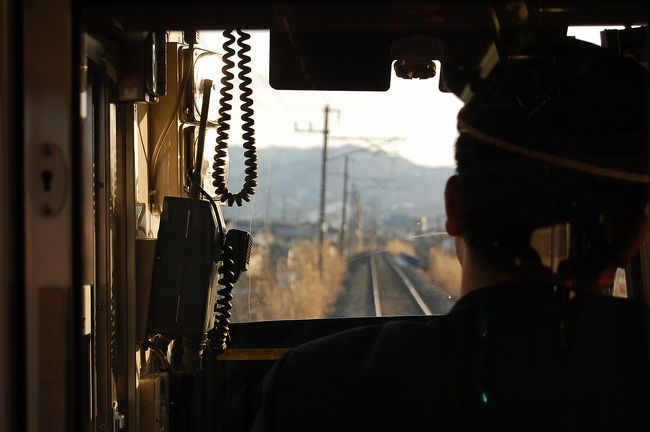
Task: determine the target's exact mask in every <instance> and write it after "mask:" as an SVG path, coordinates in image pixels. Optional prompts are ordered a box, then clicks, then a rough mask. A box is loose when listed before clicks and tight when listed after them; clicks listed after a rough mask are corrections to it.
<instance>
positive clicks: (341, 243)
mask: <svg viewBox="0 0 650 432" xmlns="http://www.w3.org/2000/svg"><path fill="white" fill-rule="evenodd" d="M349 172H350V156H348V155H346V156H345V168H344V171H343V210H342V211H341V234H340V238H339V249H340V251H341V256H345V232H346V231H347V225H348V223H347V220H346V218H347V216H346V214H345V211H346V207H347V205H348V175H349Z"/></svg>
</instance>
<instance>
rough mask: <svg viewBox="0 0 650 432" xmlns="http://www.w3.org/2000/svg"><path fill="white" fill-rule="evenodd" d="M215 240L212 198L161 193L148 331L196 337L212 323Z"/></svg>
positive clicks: (216, 243)
mask: <svg viewBox="0 0 650 432" xmlns="http://www.w3.org/2000/svg"><path fill="white" fill-rule="evenodd" d="M219 239H220V233H219V232H218V229H217V224H216V220H215V216H214V213H213V211H212V208H211V206H210V203H208V202H207V201H201V200H197V199H190V198H177V197H165V200H164V203H163V213H162V216H161V220H160V229H159V231H158V241H157V243H156V256H155V264H154V273H153V281H152V287H151V301H150V305H149V323H148V331H149V333H150V334H151V333H162V334H165V335H169V336H173V337H178V336H194V337H200V336H201V335H203V334H204V333H205V332H206V331H207V330H208V329H209V328H210V327H212V322H213V307H214V301H215V296H216V280H217V277H216V265H215V256H216V252H217V250H216V245H218V244H219V242H218V241H219Z"/></svg>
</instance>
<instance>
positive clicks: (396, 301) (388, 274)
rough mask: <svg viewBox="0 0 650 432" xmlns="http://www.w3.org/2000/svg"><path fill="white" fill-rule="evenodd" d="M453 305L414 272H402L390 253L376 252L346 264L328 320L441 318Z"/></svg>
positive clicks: (409, 270)
mask: <svg viewBox="0 0 650 432" xmlns="http://www.w3.org/2000/svg"><path fill="white" fill-rule="evenodd" d="M454 301H455V300H454V299H452V298H451V297H450V296H449V295H448V294H447V293H446V292H444V291H443V290H441V289H440V288H437V287H434V286H432V285H431V284H430V283H428V282H426V281H425V280H423V279H422V278H421V277H420V276H419V274H418V272H417V271H415V270H413V269H409V268H402V267H401V266H400V265H399V264H398V261H397V259H396V258H395V257H393V256H392V255H391V254H390V253H388V252H376V253H369V254H363V255H359V256H357V257H355V258H353V259H352V260H350V262H349V263H348V276H347V278H346V281H345V282H344V289H343V290H342V292H341V294H340V295H339V297H338V298H337V300H336V303H335V305H334V308H333V312H332V313H331V315H330V316H331V317H359V316H395V315H441V314H445V313H447V312H448V311H449V309H450V308H451V306H452V305H453V303H454Z"/></svg>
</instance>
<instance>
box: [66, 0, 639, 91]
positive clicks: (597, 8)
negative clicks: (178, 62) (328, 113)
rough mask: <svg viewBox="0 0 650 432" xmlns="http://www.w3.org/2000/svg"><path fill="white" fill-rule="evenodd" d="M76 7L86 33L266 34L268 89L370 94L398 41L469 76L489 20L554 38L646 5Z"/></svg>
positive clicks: (88, 1) (490, 35) (121, 3)
mask: <svg viewBox="0 0 650 432" xmlns="http://www.w3.org/2000/svg"><path fill="white" fill-rule="evenodd" d="M78 5H79V6H80V8H81V13H82V22H83V24H84V27H85V28H86V29H89V30H90V31H95V32H103V33H113V34H115V33H120V32H129V31H142V30H205V29H224V28H242V29H270V30H271V47H270V50H271V57H270V61H271V64H270V65H269V72H270V73H269V76H270V84H271V85H272V86H273V87H274V88H276V89H295V90H302V89H318V90H375V91H383V90H387V89H388V88H389V86H390V76H391V63H392V61H393V60H396V58H395V57H394V56H393V55H392V53H391V49H392V47H393V44H394V43H395V42H396V41H399V40H404V39H405V38H409V37H413V36H416V35H417V36H421V35H424V36H426V37H429V38H432V39H434V40H436V41H439V44H440V46H442V47H443V48H442V49H441V50H440V52H439V53H438V54H439V55H438V56H437V57H436V58H434V59H435V60H442V61H443V62H444V61H447V62H448V63H449V64H454V66H455V67H456V66H459V67H460V69H472V68H473V63H476V62H477V61H480V58H481V56H482V55H483V53H484V52H485V50H486V47H487V46H488V45H489V44H490V43H491V41H492V40H494V38H495V37H496V36H497V33H498V32H497V30H495V17H498V19H497V21H498V20H500V19H503V18H504V17H505V18H508V17H515V18H516V19H514V20H512V19H510V21H511V22H510V23H507V22H506V21H501V23H506V25H510V26H512V25H515V26H516V25H520V24H522V23H525V25H528V26H539V27H543V28H544V29H547V30H548V31H555V32H558V33H562V34H564V33H563V32H565V31H566V27H567V26H569V25H586V24H591V25H596V24H599V25H609V24H621V23H624V24H642V23H645V22H646V21H647V8H648V6H647V5H646V3H645V2H642V1H628V2H616V4H615V6H613V4H612V3H611V2H580V3H575V2H566V1H565V2H559V1H555V2H550V1H549V2H542V1H536V2H529V3H524V2H512V1H509V2H476V1H474V2H470V1H453V2H418V1H411V2H383V1H375V2H372V3H358V2H341V1H339V2H320V3H309V2H306V1H302V2H283V3H279V2H259V1H258V2H253V1H237V2H219V1H212V2H208V1H183V2H172V1H144V0H140V1H137V0H135V1H134V0H130V1H127V0H118V1H111V2H106V1H98V0H85V1H84V0H80V1H79V3H78ZM118 37H119V36H118ZM443 54H444V56H443ZM444 67H445V66H444V64H443V68H444ZM444 73H445V71H444V70H443V74H444ZM448 78H450V79H451V78H453V77H452V76H451V75H448ZM461 78H462V77H461ZM463 79H464V78H463ZM461 81H462V79H461ZM461 84H462V83H461ZM461 84H459V85H461ZM452 91H455V90H453V89H452Z"/></svg>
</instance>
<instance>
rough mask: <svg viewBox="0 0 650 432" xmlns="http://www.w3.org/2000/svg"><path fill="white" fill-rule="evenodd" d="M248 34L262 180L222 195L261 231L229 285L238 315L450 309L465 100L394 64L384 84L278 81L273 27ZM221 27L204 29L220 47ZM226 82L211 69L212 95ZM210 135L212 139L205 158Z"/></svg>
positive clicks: (238, 167)
mask: <svg viewBox="0 0 650 432" xmlns="http://www.w3.org/2000/svg"><path fill="white" fill-rule="evenodd" d="M251 35H252V37H251V39H250V45H251V52H250V56H251V59H252V60H251V67H252V73H251V77H252V80H253V83H252V88H253V92H254V93H253V99H254V105H253V108H254V110H255V115H254V119H255V125H254V128H255V140H256V144H257V149H258V156H259V182H258V183H259V186H258V188H257V191H256V195H255V196H254V197H253V198H252V200H251V202H250V203H245V204H244V205H243V206H242V207H233V208H225V207H224V208H223V212H224V216H225V218H226V221H227V223H228V226H229V227H237V228H240V229H245V230H247V231H250V232H251V233H252V234H253V237H254V248H253V254H252V257H251V262H250V268H249V271H248V272H247V273H244V274H243V275H242V276H241V278H240V280H239V282H238V283H237V286H236V288H235V290H234V292H233V295H234V300H233V312H234V313H233V321H256V320H277V319H302V318H320V317H343V316H375V315H418V314H441V313H445V312H447V311H448V310H449V308H450V307H451V306H452V305H453V303H454V301H455V300H456V299H457V298H458V294H459V286H460V266H459V264H458V261H457V259H456V256H455V251H454V243H453V241H452V239H451V238H450V237H449V236H448V235H447V234H446V232H445V230H444V222H445V216H444V204H443V191H444V185H445V182H446V180H447V178H449V176H450V175H452V174H453V172H454V168H453V166H454V158H453V152H454V142H455V139H456V137H457V130H456V115H457V113H458V110H459V109H460V108H461V106H462V103H461V101H459V100H458V99H457V98H456V97H455V96H454V95H453V94H446V93H442V92H440V90H439V89H438V78H435V79H430V80H410V81H408V80H402V79H399V78H397V77H395V76H393V78H392V81H391V88H390V90H389V91H387V92H322V91H320V92H319V91H278V90H274V89H272V88H271V87H270V86H269V84H268V81H269V80H268V61H269V51H268V46H269V33H268V32H264V31H255V32H251ZM224 40H225V39H224V38H223V36H222V35H221V33H220V32H202V33H201V35H200V41H201V45H202V46H203V47H204V48H207V49H209V50H210V51H213V52H216V53H217V54H223V53H224V50H223V48H222V45H223V42H224ZM214 58H215V57H214V56H211V57H210V61H211V62H214ZM197 66H198V67H197V69H200V70H201V73H202V74H203V73H205V72H204V70H203V69H204V65H197ZM221 66H222V63H220V64H219V65H218V66H217V65H215V66H212V65H211V67H219V68H220V67H221ZM437 66H438V69H439V68H440V65H439V64H438V65H437ZM215 76H222V75H221V72H219V73H216V74H215ZM233 84H234V86H235V89H234V90H233V95H234V96H235V98H234V99H233V102H231V103H232V105H233V109H232V111H231V112H230V114H231V116H232V121H231V129H230V131H229V132H230V138H229V144H230V151H229V160H230V165H229V177H230V178H229V187H230V189H231V190H234V191H237V190H239V188H240V187H241V184H242V181H243V176H244V173H243V170H244V168H245V167H244V157H243V149H242V143H243V140H242V138H241V130H240V128H241V125H242V123H241V114H242V112H241V110H240V107H239V99H238V97H239V92H238V90H237V87H238V85H239V81H238V79H237V78H235V79H234V81H233ZM220 89H221V84H220V83H218V82H217V83H215V89H214V90H213V93H212V97H211V102H210V104H211V107H215V106H218V103H219V97H220V95H219V90H220ZM326 113H327V114H326ZM326 116H327V129H328V138H327V153H326V154H324V152H323V142H324V139H325V138H324V135H325V134H324V129H325V117H326ZM210 147H214V142H212V141H210V140H209V139H208V140H206V159H210V158H211V157H212V154H214V149H213V148H210ZM208 154H209V155H208ZM324 157H325V159H326V165H327V170H326V176H325V182H323V175H322V166H323V159H324ZM210 165H211V163H210ZM210 169H211V168H209V169H208V171H209V170H210ZM210 174H211V173H210V172H208V173H207V175H206V176H205V177H204V178H209V176H210ZM323 184H324V185H325V189H324V190H325V194H324V198H325V199H324V208H325V215H326V217H325V220H324V221H322V218H321V211H320V209H321V206H322V205H323V204H322V203H321V191H322V190H323ZM322 222H324V223H322ZM321 223H322V224H321ZM321 227H323V229H322V232H323V236H322V242H321V241H320V232H321Z"/></svg>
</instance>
